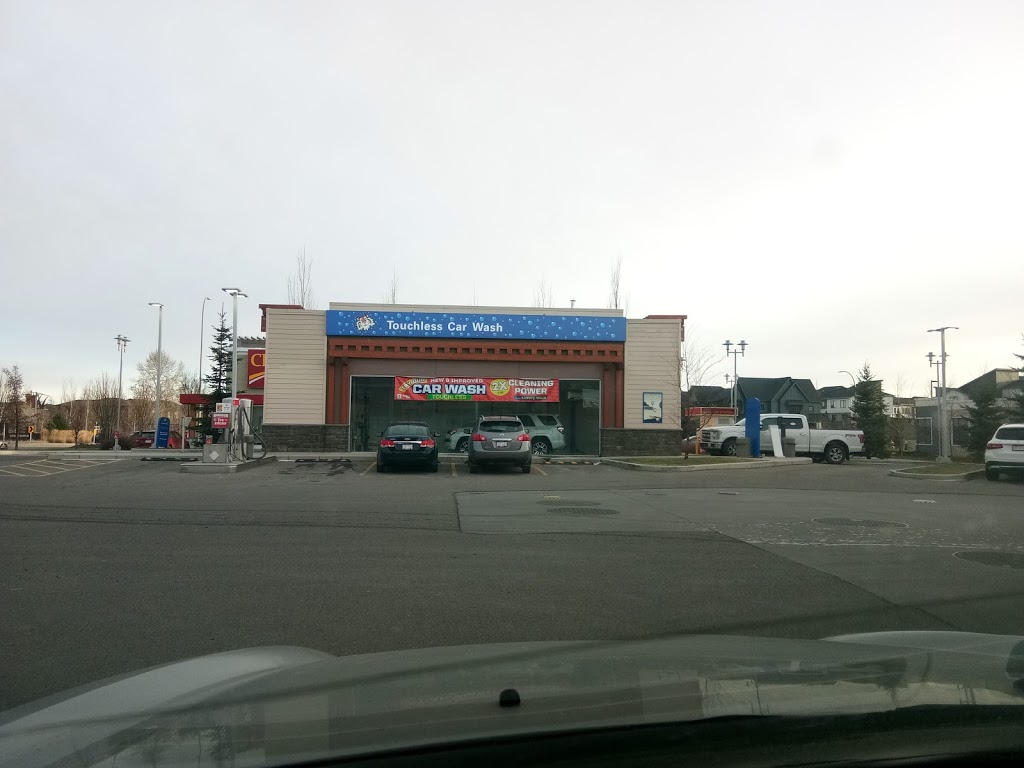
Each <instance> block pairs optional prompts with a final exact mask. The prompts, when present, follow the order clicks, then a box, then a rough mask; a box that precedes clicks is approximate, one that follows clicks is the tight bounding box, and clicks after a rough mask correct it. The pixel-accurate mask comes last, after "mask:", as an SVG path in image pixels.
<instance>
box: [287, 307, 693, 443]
mask: <svg viewBox="0 0 1024 768" xmlns="http://www.w3.org/2000/svg"><path fill="white" fill-rule="evenodd" d="M679 333H680V324H679V321H678V320H629V321H628V325H627V330H626V375H625V382H624V384H625V386H624V397H625V408H624V410H625V414H624V417H625V422H624V426H625V427H626V429H672V428H676V429H678V428H679V425H680V418H679V417H680V403H679V344H680V343H679ZM268 378H269V374H268ZM644 392H661V393H662V395H663V403H664V413H663V414H662V419H663V421H662V423H661V424H644V420H643V394H644Z"/></svg>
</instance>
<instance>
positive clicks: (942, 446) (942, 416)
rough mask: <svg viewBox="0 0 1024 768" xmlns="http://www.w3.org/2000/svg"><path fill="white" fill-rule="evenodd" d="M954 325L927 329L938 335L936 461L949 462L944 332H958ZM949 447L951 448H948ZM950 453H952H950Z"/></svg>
mask: <svg viewBox="0 0 1024 768" xmlns="http://www.w3.org/2000/svg"><path fill="white" fill-rule="evenodd" d="M959 330H960V329H959V328H958V327H957V326H955V325H944V326H942V327H941V328H929V329H928V333H937V334H939V359H938V361H937V362H935V365H938V366H939V382H940V384H939V403H938V405H939V457H938V461H940V462H944V461H949V457H948V456H947V455H946V444H947V442H949V435H948V434H947V433H948V431H949V430H947V429H946V358H947V357H948V355H947V354H946V331H959ZM928 360H929V362H930V361H931V360H932V353H931V352H929V353H928ZM950 447H951V446H950ZM951 452H952V451H951Z"/></svg>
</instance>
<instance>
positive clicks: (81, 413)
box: [60, 379, 88, 448]
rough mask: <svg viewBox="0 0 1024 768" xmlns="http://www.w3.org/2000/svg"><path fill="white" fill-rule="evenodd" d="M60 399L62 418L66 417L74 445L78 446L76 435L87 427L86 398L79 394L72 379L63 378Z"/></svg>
mask: <svg viewBox="0 0 1024 768" xmlns="http://www.w3.org/2000/svg"><path fill="white" fill-rule="evenodd" d="M60 399H61V402H62V404H63V406H62V410H63V411H64V418H66V419H67V422H68V429H70V430H71V432H72V433H73V436H74V440H75V447H76V448H77V447H78V436H79V435H80V434H81V433H82V432H83V431H85V429H86V428H87V426H88V424H87V419H88V417H87V415H86V408H87V400H86V399H85V397H84V395H83V396H81V397H80V396H79V392H78V388H77V387H75V382H74V379H65V381H64V384H63V385H62V386H61V390H60Z"/></svg>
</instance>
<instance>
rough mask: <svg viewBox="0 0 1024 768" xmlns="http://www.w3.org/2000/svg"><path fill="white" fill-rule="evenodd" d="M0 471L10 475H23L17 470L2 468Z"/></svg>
mask: <svg viewBox="0 0 1024 768" xmlns="http://www.w3.org/2000/svg"><path fill="white" fill-rule="evenodd" d="M0 472H3V473H5V474H8V475H14V476H15V477H22V475H19V474H18V473H17V472H12V471H11V470H9V469H0Z"/></svg>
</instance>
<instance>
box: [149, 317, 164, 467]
mask: <svg viewBox="0 0 1024 768" xmlns="http://www.w3.org/2000/svg"><path fill="white" fill-rule="evenodd" d="M149 306H151V307H156V309H157V324H156V406H155V408H154V416H153V446H154V447H156V438H157V435H158V434H160V370H161V366H162V365H163V357H164V354H163V352H164V305H163V304H161V303H160V302H159V301H151V302H149Z"/></svg>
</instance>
